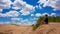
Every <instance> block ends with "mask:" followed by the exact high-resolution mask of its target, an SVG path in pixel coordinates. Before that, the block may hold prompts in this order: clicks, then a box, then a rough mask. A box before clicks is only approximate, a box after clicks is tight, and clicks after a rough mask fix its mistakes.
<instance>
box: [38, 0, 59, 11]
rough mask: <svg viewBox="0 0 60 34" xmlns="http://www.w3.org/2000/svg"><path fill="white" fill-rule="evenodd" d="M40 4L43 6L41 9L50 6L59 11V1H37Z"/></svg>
mask: <svg viewBox="0 0 60 34" xmlns="http://www.w3.org/2000/svg"><path fill="white" fill-rule="evenodd" d="M38 3H40V4H44V5H43V7H46V6H51V7H53V8H55V9H57V10H60V4H59V3H60V0H48V1H47V0H39V2H38Z"/></svg>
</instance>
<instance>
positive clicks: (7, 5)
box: [0, 0, 60, 24]
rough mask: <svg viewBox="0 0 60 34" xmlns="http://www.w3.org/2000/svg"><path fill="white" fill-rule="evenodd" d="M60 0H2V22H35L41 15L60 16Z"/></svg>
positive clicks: (0, 1)
mask: <svg viewBox="0 0 60 34" xmlns="http://www.w3.org/2000/svg"><path fill="white" fill-rule="evenodd" d="M59 2H60V1H59V0H57V1H56V0H54V1H53V0H6V1H5V0H0V24H8V23H14V24H34V23H36V20H37V19H38V17H39V16H44V15H45V14H48V15H49V16H52V15H55V16H60V8H59V7H60V5H59Z"/></svg>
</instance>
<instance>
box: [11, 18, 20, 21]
mask: <svg viewBox="0 0 60 34" xmlns="http://www.w3.org/2000/svg"><path fill="white" fill-rule="evenodd" d="M11 20H13V21H15V20H20V18H11Z"/></svg>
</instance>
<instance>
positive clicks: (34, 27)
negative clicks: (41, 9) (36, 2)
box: [33, 16, 60, 30]
mask: <svg viewBox="0 0 60 34" xmlns="http://www.w3.org/2000/svg"><path fill="white" fill-rule="evenodd" d="M43 19H44V16H42V17H39V18H38V20H37V22H36V24H35V25H34V26H33V30H36V29H37V28H38V27H39V26H40V25H41V21H42V20H43ZM48 22H60V16H56V17H55V16H49V17H48Z"/></svg>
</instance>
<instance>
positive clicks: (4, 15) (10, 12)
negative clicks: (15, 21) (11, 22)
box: [0, 11, 19, 17]
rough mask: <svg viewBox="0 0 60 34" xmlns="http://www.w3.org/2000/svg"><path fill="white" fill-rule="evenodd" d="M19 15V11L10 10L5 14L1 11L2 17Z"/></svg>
mask: <svg viewBox="0 0 60 34" xmlns="http://www.w3.org/2000/svg"><path fill="white" fill-rule="evenodd" d="M8 16H9V17H17V16H19V12H17V11H9V12H6V13H4V14H2V13H0V17H8Z"/></svg>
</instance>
